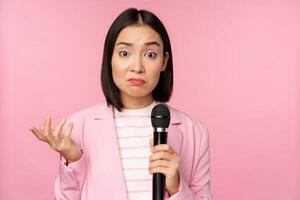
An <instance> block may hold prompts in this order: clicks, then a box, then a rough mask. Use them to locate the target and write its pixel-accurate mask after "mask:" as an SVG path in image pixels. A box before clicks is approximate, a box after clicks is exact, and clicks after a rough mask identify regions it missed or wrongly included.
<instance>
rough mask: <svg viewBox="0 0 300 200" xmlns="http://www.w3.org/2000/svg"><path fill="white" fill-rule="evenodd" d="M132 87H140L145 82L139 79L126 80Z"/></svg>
mask: <svg viewBox="0 0 300 200" xmlns="http://www.w3.org/2000/svg"><path fill="white" fill-rule="evenodd" d="M128 81H129V82H130V83H131V84H132V85H135V86H140V85H143V84H144V83H145V81H144V80H143V79H141V78H131V79H129V80H128Z"/></svg>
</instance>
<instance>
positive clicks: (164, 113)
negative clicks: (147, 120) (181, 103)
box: [151, 104, 170, 128]
mask: <svg viewBox="0 0 300 200" xmlns="http://www.w3.org/2000/svg"><path fill="white" fill-rule="evenodd" d="M151 123H152V126H153V127H160V128H168V127H169V124H170V111H169V108H168V107H167V106H166V105H164V104H157V105H156V106H154V108H153V109H152V112H151Z"/></svg>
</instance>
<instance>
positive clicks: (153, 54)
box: [146, 51, 157, 58]
mask: <svg viewBox="0 0 300 200" xmlns="http://www.w3.org/2000/svg"><path fill="white" fill-rule="evenodd" d="M146 55H148V57H149V58H155V57H156V55H157V54H156V53H155V52H152V51H151V52H148V53H146Z"/></svg>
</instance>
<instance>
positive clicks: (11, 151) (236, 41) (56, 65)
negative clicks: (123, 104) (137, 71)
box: [0, 0, 300, 200]
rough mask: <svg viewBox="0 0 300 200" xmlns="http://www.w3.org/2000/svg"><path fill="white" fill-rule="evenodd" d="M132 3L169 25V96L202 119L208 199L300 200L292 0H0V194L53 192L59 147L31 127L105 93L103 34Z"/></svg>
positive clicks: (298, 12) (298, 64) (26, 198)
mask: <svg viewBox="0 0 300 200" xmlns="http://www.w3.org/2000/svg"><path fill="white" fill-rule="evenodd" d="M185 2H186V1H185ZM129 6H136V7H137V8H145V9H149V10H151V11H153V12H154V13H157V15H158V16H159V17H160V18H161V19H162V21H163V22H164V23H165V25H166V27H167V29H168V31H169V34H170V37H171V42H172V47H173V54H174V63H175V66H174V68H175V77H176V78H175V90H174V95H173V98H172V100H171V104H172V105H174V106H175V107H177V108H179V109H181V110H183V111H185V112H187V113H189V114H191V115H196V116H197V117H198V118H199V119H201V120H202V121H204V122H205V123H206V124H207V125H208V127H209V131H210V145H211V147H210V149H211V164H212V168H211V173H212V180H211V184H212V192H213V194H214V199H216V200H283V199H284V200H299V199H300V190H299V185H300V157H299V150H300V138H299V137H300V136H299V132H300V123H299V117H300V98H299V97H300V94H299V91H300V90H299V89H300V56H299V55H300V2H299V1H296V0H281V1H279V0H272V1H271V0H264V1H262V0H252V1H250V0H248V1H246V0H227V1H222V0H213V1H204V0H203V1H188V2H186V3H184V4H183V3H180V2H179V1H178V2H174V1H171V0H170V1H140V0H139V1H135V0H127V1H111V0H110V1H96V0H93V1H92V0H91V1H84V2H83V1H78V0H75V1H67V0H59V1H58V0H56V1H55V0H44V1H39V0H26V1H25V0H24V1H22V0H15V1H12V0H6V1H5V0H2V1H1V3H0V23H1V24H0V25H1V26H0V44H1V46H0V55H1V57H0V65H1V68H0V89H1V93H0V95H1V101H0V106H1V107H0V109H1V110H0V118H1V126H0V127H1V140H0V156H1V159H0V162H1V163H0V164H1V165H0V167H1V170H0V199H5V200H19V199H23V200H32V199H43V200H44V199H45V200H48V199H49V200H50V199H53V197H54V196H53V184H54V180H55V177H56V175H57V173H58V164H57V161H58V154H57V153H56V152H52V151H51V150H50V149H49V147H48V145H46V144H44V143H42V142H40V141H38V140H37V139H36V138H34V136H33V135H32V134H31V133H30V132H29V130H28V128H31V127H32V126H34V125H39V124H41V123H42V122H43V120H44V118H45V116H46V115H47V114H51V115H52V116H53V117H54V119H55V120H54V122H57V121H58V120H59V119H61V118H62V117H63V116H67V115H69V114H70V113H72V112H74V111H76V110H78V109H80V108H83V107H85V106H88V105H91V104H94V103H96V102H98V101H101V100H103V95H102V92H101V87H100V84H99V74H100V65H101V59H102V48H103V43H104V38H105V35H106V32H107V30H108V28H109V26H110V24H111V23H112V21H113V20H114V18H115V17H116V16H117V15H118V14H119V13H120V12H121V11H122V10H124V9H125V8H127V7H129ZM171 7H172V8H171Z"/></svg>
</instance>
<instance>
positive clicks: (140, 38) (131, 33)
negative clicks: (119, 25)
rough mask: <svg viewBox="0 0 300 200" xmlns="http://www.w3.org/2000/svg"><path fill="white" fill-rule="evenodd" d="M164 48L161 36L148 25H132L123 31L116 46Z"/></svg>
mask: <svg viewBox="0 0 300 200" xmlns="http://www.w3.org/2000/svg"><path fill="white" fill-rule="evenodd" d="M118 45H126V46H140V45H143V46H144V45H147V46H149V45H156V46H158V47H161V46H162V40H161V38H160V35H159V34H158V33H157V32H156V31H155V30H153V29H152V28H151V27H150V26H148V25H130V26H127V27H125V28H124V29H122V31H121V32H120V33H119V35H118V38H117V40H116V46H118Z"/></svg>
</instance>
